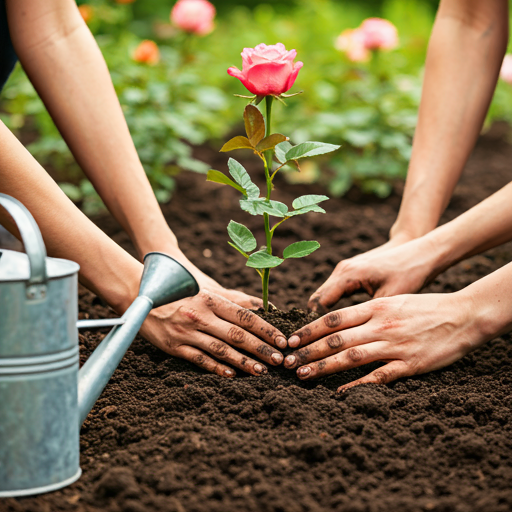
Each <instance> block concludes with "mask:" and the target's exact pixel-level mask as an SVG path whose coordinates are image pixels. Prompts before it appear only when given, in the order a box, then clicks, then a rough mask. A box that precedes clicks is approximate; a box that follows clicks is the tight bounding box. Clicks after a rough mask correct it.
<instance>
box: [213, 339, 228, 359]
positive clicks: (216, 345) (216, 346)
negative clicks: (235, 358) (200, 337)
mask: <svg viewBox="0 0 512 512" xmlns="http://www.w3.org/2000/svg"><path fill="white" fill-rule="evenodd" d="M210 350H211V351H212V353H214V354H215V355H216V356H217V357H220V358H221V359H222V358H225V357H226V356H227V353H228V346H227V345H226V344H225V343H222V342H220V341H212V342H211V343H210Z"/></svg>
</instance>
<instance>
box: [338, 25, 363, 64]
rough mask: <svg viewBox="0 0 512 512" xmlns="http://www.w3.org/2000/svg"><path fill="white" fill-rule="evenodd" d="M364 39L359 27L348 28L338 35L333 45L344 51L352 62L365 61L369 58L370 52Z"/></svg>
mask: <svg viewBox="0 0 512 512" xmlns="http://www.w3.org/2000/svg"><path fill="white" fill-rule="evenodd" d="M365 41H366V37H365V34H364V33H363V31H362V30H361V29H360V28H356V29H352V28H348V29H347V30H344V31H343V32H342V33H341V34H340V35H339V36H338V38H337V39H336V43H335V45H334V46H335V47H336V49H337V50H340V51H341V52H344V53H345V54H346V55H347V57H348V59H349V60H351V61H352V62H366V61H368V60H370V56H371V54H370V51H369V50H368V48H366V45H365Z"/></svg>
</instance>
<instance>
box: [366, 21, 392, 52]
mask: <svg viewBox="0 0 512 512" xmlns="http://www.w3.org/2000/svg"><path fill="white" fill-rule="evenodd" d="M360 30H362V31H363V33H364V35H365V46H366V48H367V49H368V50H392V49H393V48H396V47H397V46H398V31H397V29H396V27H395V26H394V25H393V23H391V22H390V21H388V20H384V19H382V18H368V19H366V20H364V21H363V23H361V27H360Z"/></svg>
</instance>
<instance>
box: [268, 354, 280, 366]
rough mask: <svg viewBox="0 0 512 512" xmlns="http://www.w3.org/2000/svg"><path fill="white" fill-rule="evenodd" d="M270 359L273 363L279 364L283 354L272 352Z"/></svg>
mask: <svg viewBox="0 0 512 512" xmlns="http://www.w3.org/2000/svg"><path fill="white" fill-rule="evenodd" d="M270 359H272V361H273V362H274V363H275V364H281V363H282V362H283V354H281V353H280V352H274V353H273V354H272V355H271V356H270Z"/></svg>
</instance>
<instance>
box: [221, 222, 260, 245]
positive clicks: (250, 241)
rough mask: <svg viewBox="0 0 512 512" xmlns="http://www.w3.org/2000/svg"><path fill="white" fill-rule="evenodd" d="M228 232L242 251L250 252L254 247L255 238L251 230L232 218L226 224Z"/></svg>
mask: <svg viewBox="0 0 512 512" xmlns="http://www.w3.org/2000/svg"><path fill="white" fill-rule="evenodd" d="M228 234H229V236H230V238H231V240H233V242H234V244H235V245H236V246H237V247H238V248H239V249H240V250H242V251H244V252H252V251H254V249H256V238H254V235H253V234H252V233H251V230H250V229H249V228H248V227H246V226H244V225H243V224H239V223H238V222H235V221H234V220H232V221H230V223H229V225H228Z"/></svg>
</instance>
